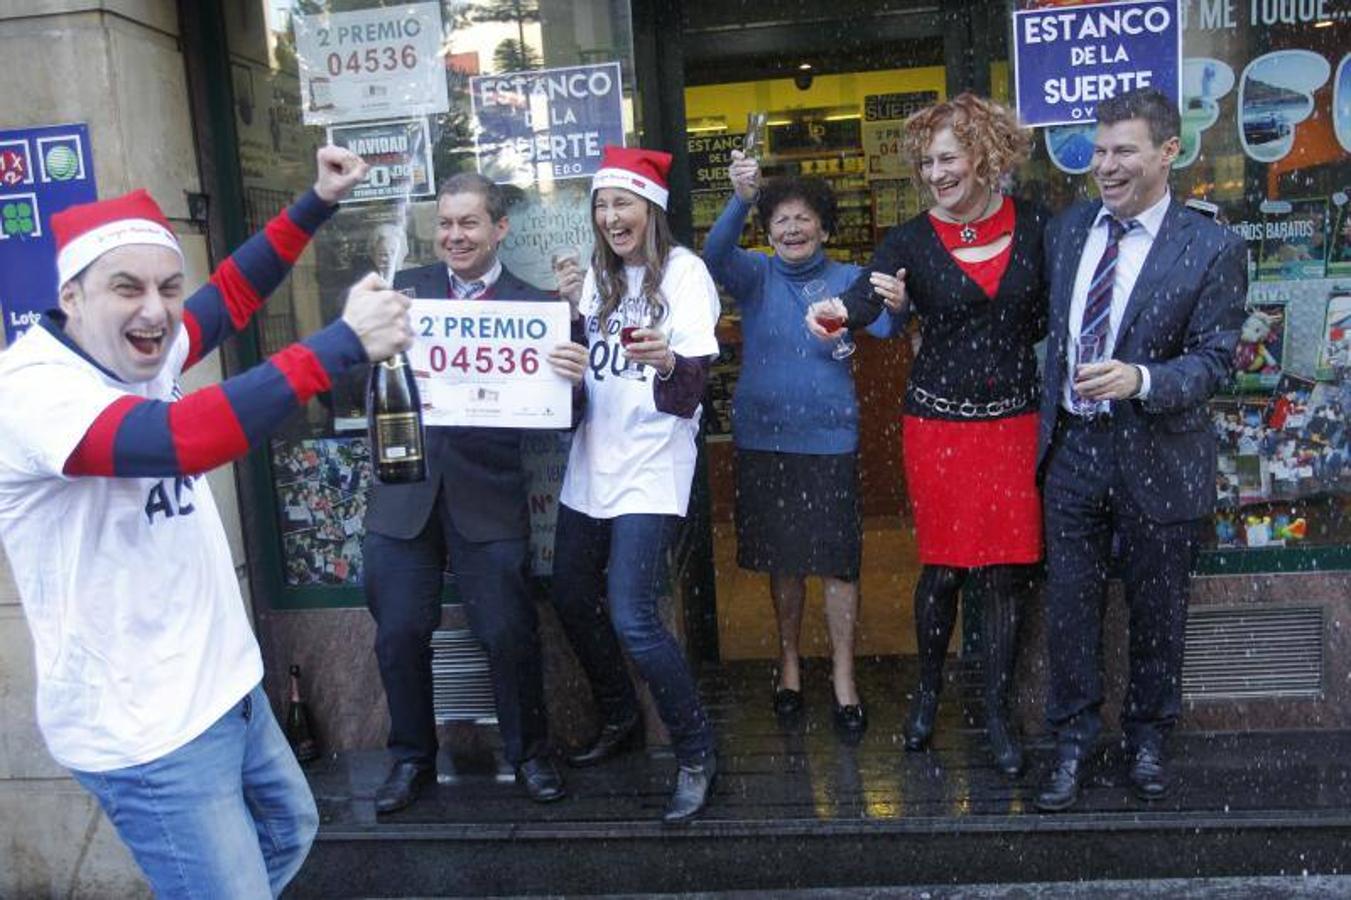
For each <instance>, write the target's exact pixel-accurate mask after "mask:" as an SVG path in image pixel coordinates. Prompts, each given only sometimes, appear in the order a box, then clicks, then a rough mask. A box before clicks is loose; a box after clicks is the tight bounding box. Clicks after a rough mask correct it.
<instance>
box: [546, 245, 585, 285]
mask: <svg viewBox="0 0 1351 900" xmlns="http://www.w3.org/2000/svg"><path fill="white" fill-rule="evenodd" d="M569 263H571V264H572V265H574V266H577V267H579V268H580V267H581V265H582V251H581V250H578V249H577V248H576V247H571V246H563V247H559V248H557V249H556V250H554V252H553V256H552V257H550V259H549V265H550V268H552V269H553V273H554V277H555V278H557V277H558V276H559V274H561V271H562V269H564V268H566V267H567V265H568V264H569Z"/></svg>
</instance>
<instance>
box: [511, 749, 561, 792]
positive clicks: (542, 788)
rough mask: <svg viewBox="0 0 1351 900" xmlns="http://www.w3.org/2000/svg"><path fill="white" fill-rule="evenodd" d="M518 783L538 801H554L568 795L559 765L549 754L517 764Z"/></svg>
mask: <svg viewBox="0 0 1351 900" xmlns="http://www.w3.org/2000/svg"><path fill="white" fill-rule="evenodd" d="M516 783H517V784H519V785H521V786H522V787H523V788H525V792H526V794H527V795H528V796H529V797H530V799H531V800H534V801H535V802H536V803H552V802H553V801H555V800H562V799H563V798H564V797H566V796H567V795H568V792H567V790H565V789H564V787H563V776H562V775H560V774H558V767H557V766H555V765H554V761H553V760H552V759H551V758H549V757H547V756H536V757H534V758H533V759H527V760H526V761H525V762H523V763H521V764H520V765H519V766H517V767H516Z"/></svg>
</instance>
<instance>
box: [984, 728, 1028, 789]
mask: <svg viewBox="0 0 1351 900" xmlns="http://www.w3.org/2000/svg"><path fill="white" fill-rule="evenodd" d="M985 731H986V734H987V735H988V736H989V739H990V753H991V755H993V756H994V762H995V766H997V767H998V769H999V771H1000V772H1003V773H1004V774H1005V775H1006V776H1008V777H1009V778H1017V777H1018V776H1019V775H1021V774H1022V772H1023V748H1022V747H1021V746H1019V745H1018V740H1017V738H1015V737H1014V736H1013V730H1012V729H1011V728H1009V723H1008V719H1006V718H1005V717H1004V716H1002V715H991V716H988V717H987V718H986V720H985Z"/></svg>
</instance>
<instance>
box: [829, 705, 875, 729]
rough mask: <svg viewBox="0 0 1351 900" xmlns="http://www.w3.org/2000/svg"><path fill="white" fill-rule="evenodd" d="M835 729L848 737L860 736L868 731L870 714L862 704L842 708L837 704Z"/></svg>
mask: <svg viewBox="0 0 1351 900" xmlns="http://www.w3.org/2000/svg"><path fill="white" fill-rule="evenodd" d="M835 727H836V728H838V729H839V730H840V731H841V732H843V733H844V734H846V735H852V736H859V735H862V734H863V732H865V731H867V730H868V713H867V711H866V710H865V709H864V708H863V704H862V703H850V704H848V705H846V706H841V705H840V703H839V701H836V702H835Z"/></svg>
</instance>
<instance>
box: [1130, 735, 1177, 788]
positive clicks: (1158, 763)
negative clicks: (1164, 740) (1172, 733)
mask: <svg viewBox="0 0 1351 900" xmlns="http://www.w3.org/2000/svg"><path fill="white" fill-rule="evenodd" d="M1131 784H1133V785H1134V786H1135V796H1137V797H1139V798H1140V799H1141V800H1162V799H1163V798H1164V797H1165V796H1167V794H1168V779H1167V777H1166V775H1165V772H1164V768H1163V754H1162V753H1160V752H1159V751H1158V750H1155V749H1154V748H1153V747H1141V748H1140V749H1139V750H1136V751H1135V760H1134V761H1133V762H1132V763H1131Z"/></svg>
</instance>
